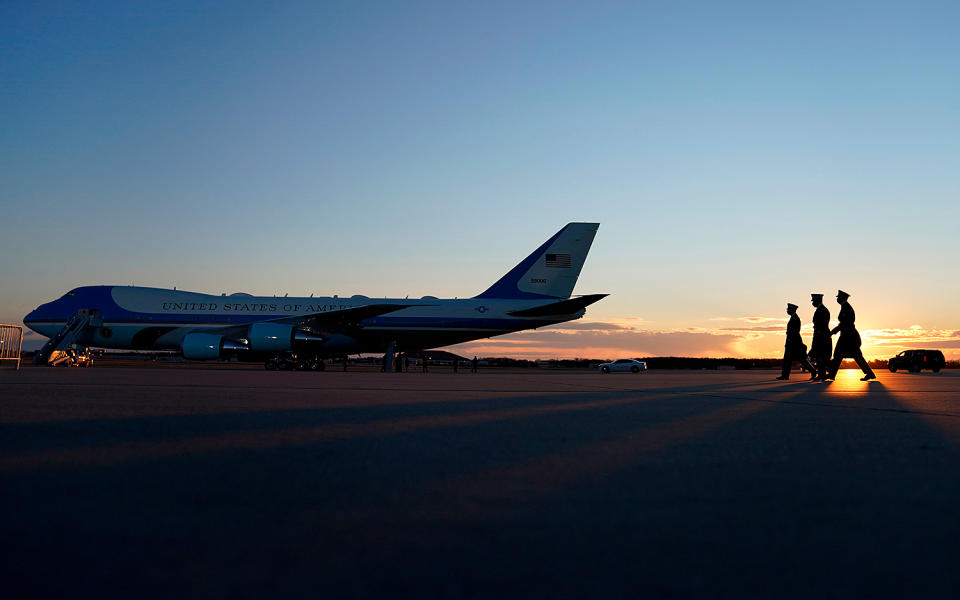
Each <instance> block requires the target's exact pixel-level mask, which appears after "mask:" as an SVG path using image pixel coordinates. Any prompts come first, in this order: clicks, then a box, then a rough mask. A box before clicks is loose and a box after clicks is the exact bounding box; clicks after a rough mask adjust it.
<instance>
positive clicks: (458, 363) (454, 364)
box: [453, 356, 460, 373]
mask: <svg viewBox="0 0 960 600" xmlns="http://www.w3.org/2000/svg"><path fill="white" fill-rule="evenodd" d="M459 366H460V359H458V358H457V357H456V356H454V357H453V372H454V373H456V372H457V367H459Z"/></svg>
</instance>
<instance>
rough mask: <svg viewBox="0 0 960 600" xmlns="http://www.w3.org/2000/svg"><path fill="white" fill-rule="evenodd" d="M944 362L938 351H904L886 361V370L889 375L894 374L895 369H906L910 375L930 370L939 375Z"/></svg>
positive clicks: (941, 353)
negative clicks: (888, 370) (888, 371)
mask: <svg viewBox="0 0 960 600" xmlns="http://www.w3.org/2000/svg"><path fill="white" fill-rule="evenodd" d="M946 362H947V361H946V359H945V358H944V357H943V352H941V351H939V350H904V351H903V352H901V353H900V354H898V355H896V356H894V357H893V358H891V359H890V360H888V361H887V368H888V369H890V372H891V373H896V372H897V369H907V370H909V371H910V372H911V373H919V372H920V371H922V370H924V369H930V370H931V371H933V372H934V373H939V372H940V369H942V368H943V367H944V365H945V364H946Z"/></svg>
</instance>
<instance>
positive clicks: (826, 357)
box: [810, 294, 833, 381]
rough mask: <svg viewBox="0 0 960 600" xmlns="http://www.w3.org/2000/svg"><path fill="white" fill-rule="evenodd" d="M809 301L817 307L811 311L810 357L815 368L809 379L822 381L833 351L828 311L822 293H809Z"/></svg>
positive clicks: (827, 370) (825, 376)
mask: <svg viewBox="0 0 960 600" xmlns="http://www.w3.org/2000/svg"><path fill="white" fill-rule="evenodd" d="M810 303H811V304H813V306H814V307H816V309H817V310H815V311H814V312H813V340H811V342H810V357H811V358H813V365H814V366H815V367H816V368H817V370H816V371H815V372H814V374H813V375H812V376H811V377H810V379H811V380H814V379H816V380H817V381H824V380H825V379H826V378H827V374H828V373H829V372H830V369H829V367H830V354H831V353H832V351H833V339H832V338H831V337H830V311H829V310H827V307H826V306H824V305H823V294H810Z"/></svg>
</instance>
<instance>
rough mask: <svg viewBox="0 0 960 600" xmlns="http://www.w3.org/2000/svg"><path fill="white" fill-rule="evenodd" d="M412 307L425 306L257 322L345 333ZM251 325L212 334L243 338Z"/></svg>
mask: <svg viewBox="0 0 960 600" xmlns="http://www.w3.org/2000/svg"><path fill="white" fill-rule="evenodd" d="M411 306H423V305H422V304H416V305H414V304H367V305H364V306H358V307H356V308H345V309H343V310H331V311H326V312H319V313H310V314H305V315H293V316H290V317H280V318H278V319H264V320H262V321H256V322H257V323H283V324H285V325H293V326H294V327H297V328H299V329H302V330H304V331H307V332H310V333H314V334H316V335H321V334H325V333H345V332H349V331H350V330H351V329H355V328H357V327H359V326H360V323H361V321H363V320H364V319H371V318H373V317H378V316H380V315H385V314H387V313H392V312H396V311H398V310H403V309H404V308H410V307H411ZM249 325H250V324H249V323H248V324H245V325H231V326H229V327H224V328H222V329H217V330H215V331H210V333H219V334H222V335H225V336H238V337H239V336H243V335H244V334H245V333H246V331H247V328H248V327H249Z"/></svg>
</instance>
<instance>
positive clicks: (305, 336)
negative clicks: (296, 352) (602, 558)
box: [247, 323, 326, 352]
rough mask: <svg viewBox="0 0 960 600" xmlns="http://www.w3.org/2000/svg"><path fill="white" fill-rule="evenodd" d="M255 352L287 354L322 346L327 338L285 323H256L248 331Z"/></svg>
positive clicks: (251, 346)
mask: <svg viewBox="0 0 960 600" xmlns="http://www.w3.org/2000/svg"><path fill="white" fill-rule="evenodd" d="M247 339H248V340H249V343H250V349H251V350H253V351H254V352H286V351H287V350H293V349H294V348H295V347H296V348H303V347H307V346H320V345H321V344H323V343H324V342H325V341H326V338H323V337H319V336H316V335H313V334H310V333H307V332H305V331H301V330H298V329H295V328H294V326H293V325H285V324H283V323H254V324H253V325H251V326H250V327H249V328H248V330H247Z"/></svg>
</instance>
